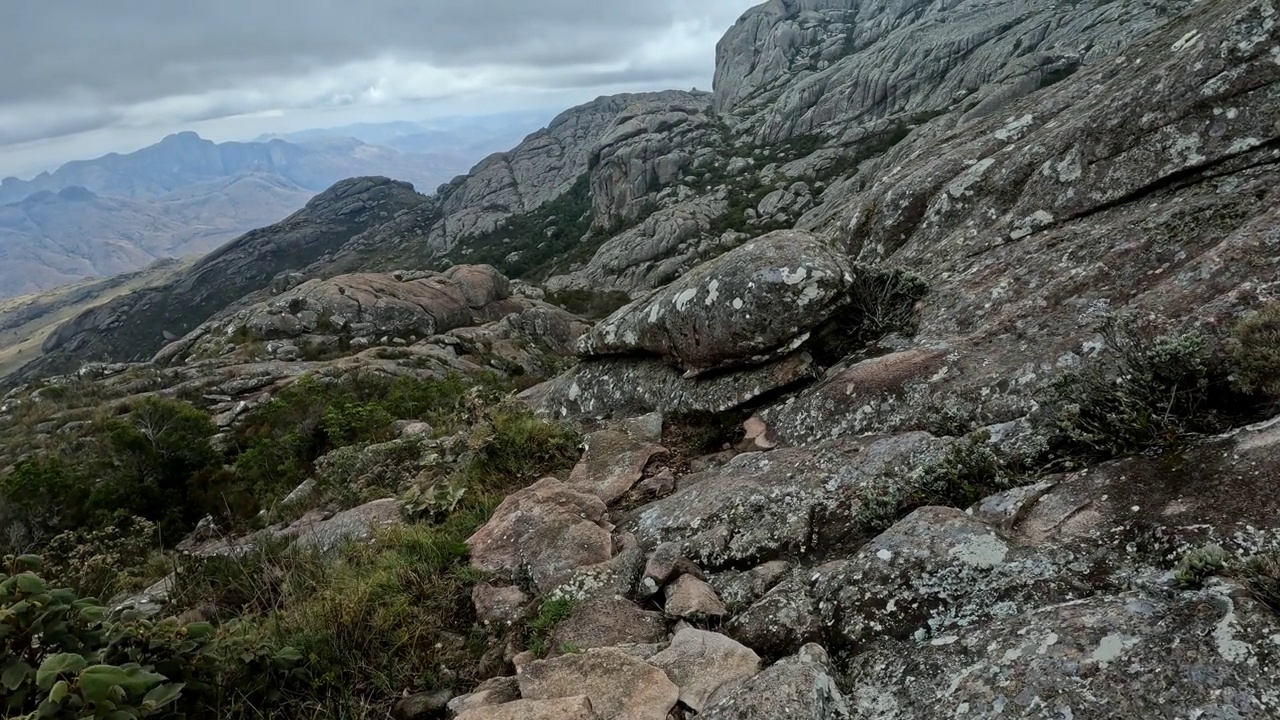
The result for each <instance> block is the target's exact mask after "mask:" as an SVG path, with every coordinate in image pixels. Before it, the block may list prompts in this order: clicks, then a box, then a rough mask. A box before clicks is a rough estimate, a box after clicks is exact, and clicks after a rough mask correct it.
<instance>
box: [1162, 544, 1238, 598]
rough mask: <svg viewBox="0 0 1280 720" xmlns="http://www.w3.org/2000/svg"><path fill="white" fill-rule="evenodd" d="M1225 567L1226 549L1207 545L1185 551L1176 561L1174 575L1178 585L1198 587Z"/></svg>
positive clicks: (1190, 587)
mask: <svg viewBox="0 0 1280 720" xmlns="http://www.w3.org/2000/svg"><path fill="white" fill-rule="evenodd" d="M1226 568H1227V551H1226V550H1223V549H1222V547H1221V546H1220V545H1207V546H1205V547H1202V548H1197V549H1195V550H1192V551H1191V552H1189V553H1187V554H1186V555H1184V556H1183V557H1182V559H1181V560H1179V561H1178V566H1177V567H1176V568H1175V569H1174V577H1175V578H1176V579H1177V581H1178V585H1179V587H1182V588H1185V589H1198V588H1200V587H1202V586H1203V585H1204V581H1205V580H1207V579H1208V578H1210V577H1212V576H1213V575H1220V574H1222V573H1223V572H1224V571H1225V570H1226Z"/></svg>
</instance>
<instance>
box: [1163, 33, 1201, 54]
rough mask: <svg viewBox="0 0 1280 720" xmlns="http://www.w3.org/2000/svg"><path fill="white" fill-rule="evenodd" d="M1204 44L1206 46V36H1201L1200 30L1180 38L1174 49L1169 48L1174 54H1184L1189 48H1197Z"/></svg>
mask: <svg viewBox="0 0 1280 720" xmlns="http://www.w3.org/2000/svg"><path fill="white" fill-rule="evenodd" d="M1203 44H1204V35H1203V34H1201V32H1200V31H1199V30H1192V31H1191V32H1189V33H1187V34H1186V35H1183V36H1182V37H1180V38H1178V41H1177V42H1175V43H1174V44H1173V47H1171V48H1169V50H1171V51H1172V52H1182V51H1183V50H1186V49H1187V48H1191V47H1196V46H1200V45H1203Z"/></svg>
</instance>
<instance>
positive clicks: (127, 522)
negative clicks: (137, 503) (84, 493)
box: [44, 517, 161, 597]
mask: <svg viewBox="0 0 1280 720" xmlns="http://www.w3.org/2000/svg"><path fill="white" fill-rule="evenodd" d="M160 545H161V542H160V532H159V528H158V527H157V526H156V524H155V523H153V522H150V521H149V520H144V519H143V518H139V517H122V518H121V519H120V520H119V521H118V522H116V523H113V524H111V525H109V526H107V527H103V528H99V529H84V530H68V531H66V532H63V533H60V534H59V535H57V536H56V537H54V538H53V539H52V540H50V541H49V545H48V547H46V548H45V549H44V561H45V564H46V565H45V567H46V574H47V576H48V577H49V578H50V579H52V580H55V581H56V582H58V583H59V584H63V585H66V586H68V587H71V588H74V589H75V590H76V591H77V592H79V593H81V594H82V595H85V596H88V597H112V596H113V595H115V594H117V593H121V592H127V591H131V590H138V589H141V588H142V587H145V586H146V585H148V584H150V583H152V582H155V581H156V580H159V579H160V578H159V577H151V576H150V574H149V572H148V565H149V562H150V560H151V558H152V555H153V553H155V551H156V550H158V549H159V548H160Z"/></svg>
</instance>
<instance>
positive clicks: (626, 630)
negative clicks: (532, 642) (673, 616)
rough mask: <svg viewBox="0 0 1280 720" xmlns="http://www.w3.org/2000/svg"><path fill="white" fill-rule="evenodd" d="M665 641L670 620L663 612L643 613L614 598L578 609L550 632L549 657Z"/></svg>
mask: <svg viewBox="0 0 1280 720" xmlns="http://www.w3.org/2000/svg"><path fill="white" fill-rule="evenodd" d="M666 638H667V621H666V618H664V617H663V616H662V613H659V612H653V611H651V610H641V609H640V607H639V606H638V605H636V604H635V603H633V602H631V601H630V600H627V599H625V598H622V597H618V596H616V595H614V596H609V597H601V598H596V599H593V600H588V601H586V602H584V603H582V604H580V605H578V606H576V607H575V608H574V609H573V611H572V612H571V613H570V614H569V617H567V618H565V619H564V620H562V621H560V624H559V625H556V629H555V630H554V631H553V632H552V633H551V638H550V641H549V642H548V645H549V648H550V649H549V651H548V656H549V657H555V656H557V655H560V654H562V653H564V652H568V651H571V650H572V651H575V652H576V651H579V650H590V649H592V648H601V647H613V646H615V645H626V644H636V645H652V644H655V643H659V642H662V641H663V640H665V639H666Z"/></svg>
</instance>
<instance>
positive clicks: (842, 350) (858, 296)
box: [810, 266, 929, 365]
mask: <svg viewBox="0 0 1280 720" xmlns="http://www.w3.org/2000/svg"><path fill="white" fill-rule="evenodd" d="M853 278H854V282H853V286H852V287H851V288H850V291H849V295H850V302H849V304H848V306H846V307H845V308H844V309H843V310H841V311H840V312H839V313H837V314H836V315H835V316H834V317H832V318H831V320H829V321H828V322H827V323H825V324H824V325H823V326H822V327H820V328H818V329H817V330H816V331H815V332H814V337H813V340H812V341H811V342H810V346H811V351H812V352H813V354H814V358H815V359H816V360H817V361H818V362H819V363H822V364H826V365H831V364H834V363H836V362H839V361H841V360H843V359H845V358H846V357H849V356H850V355H852V354H854V353H857V352H858V351H861V350H863V349H864V348H866V347H867V346H868V345H870V344H872V343H874V342H875V341H877V340H879V339H881V338H883V337H885V336H887V335H890V334H893V333H901V334H904V335H913V334H915V330H916V303H918V302H919V301H920V300H921V299H923V298H924V297H925V295H927V294H928V292H929V286H928V284H927V283H926V282H925V281H924V280H923V279H922V278H921V277H920V276H918V275H916V274H915V273H912V272H909V271H905V270H896V269H881V268H872V267H866V266H859V267H857V268H855V272H854V276H853Z"/></svg>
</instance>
